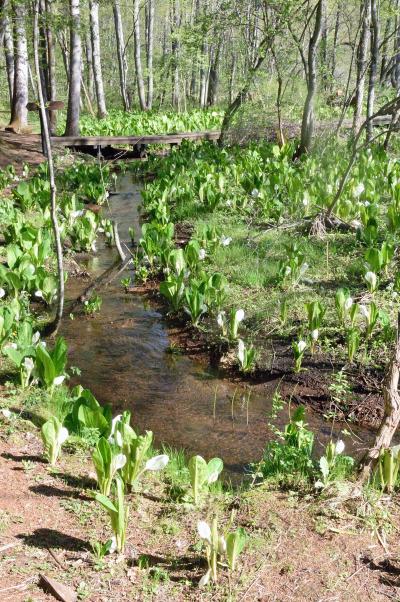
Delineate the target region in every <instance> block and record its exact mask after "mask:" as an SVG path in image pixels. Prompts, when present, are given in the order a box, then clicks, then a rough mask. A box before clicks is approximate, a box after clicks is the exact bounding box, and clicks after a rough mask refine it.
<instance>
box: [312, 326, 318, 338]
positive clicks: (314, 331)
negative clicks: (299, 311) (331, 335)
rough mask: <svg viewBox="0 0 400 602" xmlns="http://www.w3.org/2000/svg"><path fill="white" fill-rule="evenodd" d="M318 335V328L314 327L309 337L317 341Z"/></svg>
mask: <svg viewBox="0 0 400 602" xmlns="http://www.w3.org/2000/svg"><path fill="white" fill-rule="evenodd" d="M318 337H319V330H318V328H315V329H314V330H313V331H312V332H311V338H312V340H313V341H318Z"/></svg>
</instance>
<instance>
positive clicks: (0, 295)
mask: <svg viewBox="0 0 400 602" xmlns="http://www.w3.org/2000/svg"><path fill="white" fill-rule="evenodd" d="M5 294H6V291H5V290H4V288H0V299H2V298H3V297H4V296H5Z"/></svg>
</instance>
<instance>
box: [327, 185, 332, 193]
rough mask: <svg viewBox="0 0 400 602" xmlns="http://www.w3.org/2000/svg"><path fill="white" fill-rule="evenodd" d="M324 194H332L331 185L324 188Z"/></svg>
mask: <svg viewBox="0 0 400 602" xmlns="http://www.w3.org/2000/svg"><path fill="white" fill-rule="evenodd" d="M326 192H327V193H328V194H332V192H333V188H332V184H328V186H327V187H326Z"/></svg>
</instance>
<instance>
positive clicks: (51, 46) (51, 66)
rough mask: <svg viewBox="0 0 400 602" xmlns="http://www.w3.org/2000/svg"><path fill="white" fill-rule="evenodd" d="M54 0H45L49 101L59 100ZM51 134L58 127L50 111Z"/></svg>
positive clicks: (53, 113) (54, 114) (55, 118)
mask: <svg viewBox="0 0 400 602" xmlns="http://www.w3.org/2000/svg"><path fill="white" fill-rule="evenodd" d="M53 6H54V0H45V10H46V17H47V23H46V28H45V33H46V49H47V72H48V82H47V83H48V99H49V100H50V101H54V100H56V99H57V79H56V48H55V39H54V35H53V30H52V17H53V16H54V10H53ZM49 120H50V133H51V134H52V133H54V132H55V130H56V127H57V113H56V111H49Z"/></svg>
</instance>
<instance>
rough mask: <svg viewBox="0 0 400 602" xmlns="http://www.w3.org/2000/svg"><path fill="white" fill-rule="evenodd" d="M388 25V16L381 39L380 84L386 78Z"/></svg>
mask: <svg viewBox="0 0 400 602" xmlns="http://www.w3.org/2000/svg"><path fill="white" fill-rule="evenodd" d="M390 26H391V19H390V18H388V19H386V25H385V33H384V34H383V41H382V59H381V70H380V75H379V83H380V84H381V85H383V84H385V83H386V80H387V64H388V55H387V53H388V37H389V34H390Z"/></svg>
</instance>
